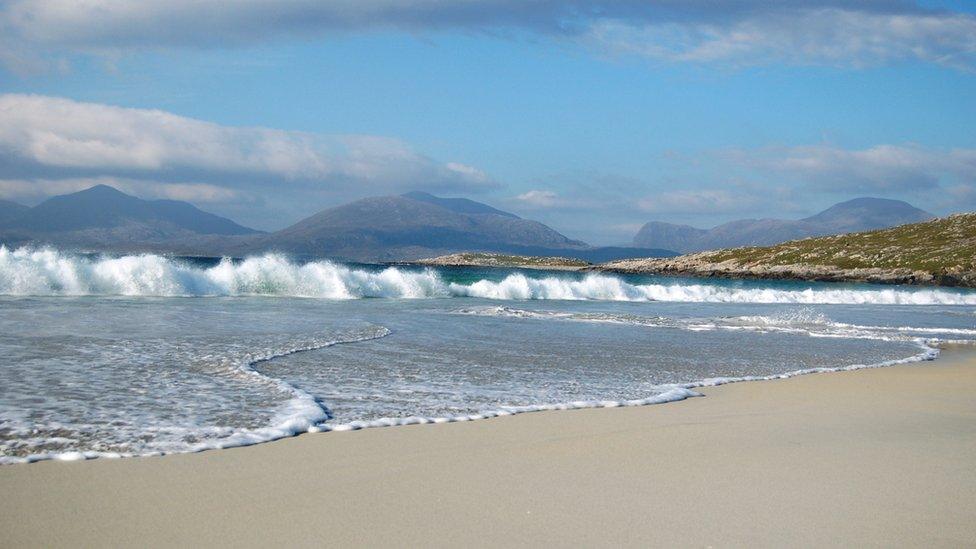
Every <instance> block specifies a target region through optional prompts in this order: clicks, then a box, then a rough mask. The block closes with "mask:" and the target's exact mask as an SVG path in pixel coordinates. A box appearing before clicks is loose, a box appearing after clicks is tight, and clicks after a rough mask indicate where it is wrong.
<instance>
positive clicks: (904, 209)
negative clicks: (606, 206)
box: [634, 197, 934, 253]
mask: <svg viewBox="0 0 976 549" xmlns="http://www.w3.org/2000/svg"><path fill="white" fill-rule="evenodd" d="M933 217H934V216H933V215H932V214H930V213H928V212H926V211H924V210H920V209H918V208H916V207H915V206H912V205H911V204H909V203H907V202H904V201H902V200H892V199H888V198H873V197H859V198H854V199H851V200H847V201H844V202H840V203H837V204H834V205H833V206H831V207H829V208H827V209H825V210H824V211H822V212H819V213H817V214H815V215H812V216H810V217H806V218H803V219H797V220H790V219H739V220H736V221H730V222H728V223H724V224H722V225H719V226H717V227H713V228H711V229H696V228H694V227H689V226H687V225H675V224H672V223H663V222H659V221H652V222H650V223H647V224H646V225H644V226H643V227H642V228H641V230H640V231H639V232H638V233H637V235H636V236H635V237H634V245H635V246H643V247H653V248H667V249H672V250H677V251H680V252H682V253H687V252H699V251H703V250H713V249H719V248H733V247H737V246H768V245H774V244H779V243H781V242H785V241H787V240H795V239H798V238H806V237H811V236H823V235H828V234H838V233H849V232H858V231H868V230H874V229H885V228H888V227H893V226H895V225H904V224H906V223H917V222H920V221H927V220H929V219H932V218H933Z"/></svg>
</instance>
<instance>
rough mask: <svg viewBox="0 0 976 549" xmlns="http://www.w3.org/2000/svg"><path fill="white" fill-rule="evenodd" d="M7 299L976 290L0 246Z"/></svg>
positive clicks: (818, 294) (681, 298)
mask: <svg viewBox="0 0 976 549" xmlns="http://www.w3.org/2000/svg"><path fill="white" fill-rule="evenodd" d="M0 295H11V296H87V295H95V296H112V295H116V296H159V297H166V296H282V297H308V298H325V299H360V298H394V299H420V298H449V297H476V298H483V299H492V300H507V301H511V300H591V301H636V302H641V301H645V302H646V301H668V302H691V303H792V304H895V305H976V292H970V291H965V290H948V289H933V288H925V289H909V288H878V289H873V288H872V289H867V288H864V287H859V288H856V287H816V288H814V287H810V288H805V289H787V288H783V287H767V288H759V287H730V286H726V285H720V284H689V283H686V282H678V281H668V282H667V283H649V284H635V283H631V282H628V281H626V280H624V279H623V278H621V277H617V276H611V275H604V274H587V275H585V276H581V277H580V276H573V275H564V276H543V277H539V278H536V277H530V276H526V275H525V274H521V273H515V274H510V275H508V276H507V277H505V278H504V279H501V280H488V279H483V280H479V281H476V282H473V283H471V284H461V283H452V282H447V281H445V280H444V278H443V277H442V276H441V274H439V273H438V272H437V271H435V270H432V269H426V270H422V271H418V270H410V269H398V268H395V267H389V268H386V269H382V270H377V271H372V270H366V269H353V268H350V267H348V266H345V265H341V264H337V263H333V262H330V261H315V262H308V263H295V262H293V261H290V260H289V259H288V258H286V257H285V256H282V255H278V254H266V255H262V256H256V257H249V258H247V259H244V260H243V261H240V262H235V261H232V260H230V259H224V260H222V261H220V263H219V264H217V265H216V266H213V267H209V268H206V267H199V266H196V265H192V264H190V263H188V262H184V261H180V260H177V259H172V258H167V257H163V256H159V255H153V254H143V255H130V256H123V257H97V258H90V257H86V256H80V255H73V254H65V253H62V252H59V251H57V250H52V249H46V248H41V249H34V248H19V249H17V250H9V249H7V248H6V247H2V246H0Z"/></svg>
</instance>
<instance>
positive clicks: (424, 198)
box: [401, 191, 519, 219]
mask: <svg viewBox="0 0 976 549" xmlns="http://www.w3.org/2000/svg"><path fill="white" fill-rule="evenodd" d="M401 196H403V197H404V198H412V199H413V200H419V201H421V202H426V203H428V204H434V205H435V206H440V207H442V208H445V209H448V210H451V211H452V212H457V213H462V214H496V215H501V216H504V217H514V218H515V219H518V218H519V216H517V215H515V214H513V213H508V212H503V211H501V210H499V209H497V208H492V207H491V206H489V205H488V204H482V203H481V202H475V201H474V200H468V199H467V198H441V197H439V196H434V195H432V194H430V193H425V192H420V191H414V192H409V193H406V194H403V195H401Z"/></svg>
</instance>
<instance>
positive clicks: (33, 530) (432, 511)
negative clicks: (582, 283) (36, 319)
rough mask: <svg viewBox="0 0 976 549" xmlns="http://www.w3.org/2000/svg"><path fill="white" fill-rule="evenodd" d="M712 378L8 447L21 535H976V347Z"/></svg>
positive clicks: (420, 539) (846, 539)
mask: <svg viewBox="0 0 976 549" xmlns="http://www.w3.org/2000/svg"><path fill="white" fill-rule="evenodd" d="M703 392H704V393H705V395H706V396H705V398H694V399H690V400H687V401H683V402H678V403H672V404H666V405H656V406H645V407H636V408H616V409H591V410H576V411H563V412H541V413H533V414H523V415H519V416H514V417H506V418H497V419H492V420H484V421H477V422H468V423H453V424H443V425H419V426H408V427H396V428H386V429H369V430H363V431H356V432H346V433H322V434H313V435H303V436H299V437H295V438H290V439H286V440H281V441H278V442H273V443H268V444H263V445H258V446H252V447H247V448H237V449H230V450H220V451H209V452H204V453H199V454H190V455H172V456H164V457H158V458H137V459H123V460H109V459H101V460H93V461H86V462H42V463H35V464H29V465H11V466H5V467H0V494H2V498H0V532H2V540H3V541H2V544H0V545H3V546H4V547H25V546H35V547H39V546H48V547H50V546H68V545H81V546H145V545H149V546H177V545H183V546H185V545H191V544H193V545H198V544H206V545H224V546H228V545H244V546H259V545H270V544H275V545H282V544H286V545H305V546H311V545H317V546H349V545H353V546H356V545H374V546H375V545H399V546H403V545H424V546H492V545H504V546H530V545H541V544H547V545H558V546H568V545H584V546H607V545H619V544H622V545H628V546H648V545H657V546H662V545H669V546H670V545H680V546H746V545H750V546H752V545H763V546H771V545H778V546H783V545H790V546H824V545H828V546H839V545H843V546H957V547H958V546H973V545H974V544H976V398H974V395H976V353H973V351H972V350H971V349H960V348H956V349H947V350H945V351H944V352H943V355H942V357H941V358H940V359H939V360H937V361H934V362H927V363H922V364H914V365H905V366H895V367H889V368H883V369H872V370H859V371H854V372H842V373H830V374H818V375H808V376H802V377H797V378H793V379H788V380H777V381H766V382H752V383H737V384H732V385H726V386H722V387H717V388H712V389H706V390H704V391H703Z"/></svg>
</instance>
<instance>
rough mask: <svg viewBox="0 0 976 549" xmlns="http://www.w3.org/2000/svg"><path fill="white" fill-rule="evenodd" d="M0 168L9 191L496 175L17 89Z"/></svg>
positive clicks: (455, 189) (312, 184)
mask: <svg viewBox="0 0 976 549" xmlns="http://www.w3.org/2000/svg"><path fill="white" fill-rule="evenodd" d="M0 170H2V173H3V174H4V175H3V177H4V183H3V184H0V193H2V194H4V195H6V197H7V198H22V197H26V198H38V197H43V196H45V195H49V194H58V193H60V192H64V191H65V189H69V190H74V189H75V188H76V187H79V186H81V187H82V188H84V186H90V184H89V182H91V184H94V183H97V182H106V180H105V178H110V179H111V180H112V181H114V182H116V183H118V185H116V186H122V187H127V188H141V189H143V190H144V191H145V192H143V193H142V194H149V195H151V196H165V197H171V198H177V197H182V198H193V199H195V200H201V201H205V202H220V201H221V200H223V201H231V200H234V201H240V200H242V199H244V198H247V197H250V200H251V201H255V202H260V201H264V200H267V201H271V202H275V201H282V200H294V201H296V202H297V203H301V202H303V201H307V200H308V199H309V198H310V197H313V196H315V195H319V196H321V195H325V194H328V193H333V194H340V195H341V194H343V193H352V192H355V193H358V194H360V195H362V194H384V193H389V192H403V191H406V190H413V189H425V190H429V191H432V192H451V193H463V194H471V193H478V192H483V191H485V190H489V189H493V188H496V187H498V184H497V183H496V182H495V181H494V180H492V179H491V178H490V177H489V176H488V175H486V174H485V173H484V172H482V171H480V170H478V169H477V168H474V167H471V166H467V165H464V164H461V163H456V162H448V163H443V162H438V161H435V160H433V159H431V158H429V157H427V156H425V155H423V154H420V153H418V152H417V151H415V150H413V149H412V148H411V147H410V146H409V145H407V144H406V143H403V142H402V141H399V140H396V139H393V138H389V137H380V136H368V135H319V134H311V133H303V132H292V131H283V130H276V129H268V128H236V127H229V126H221V125H219V124H214V123H211V122H206V121H202V120H196V119H193V118H187V117H183V116H178V115H175V114H172V113H168V112H164V111H159V110H146V109H132V108H122V107H115V106H109V105H102V104H95V103H82V102H78V101H72V100H69V99H62V98H57V97H47V96H36V95H15V94H7V95H0ZM109 184H111V183H109ZM245 201H246V200H245ZM314 206H315V204H314V203H313V204H312V205H310V206H306V208H308V207H314Z"/></svg>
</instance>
